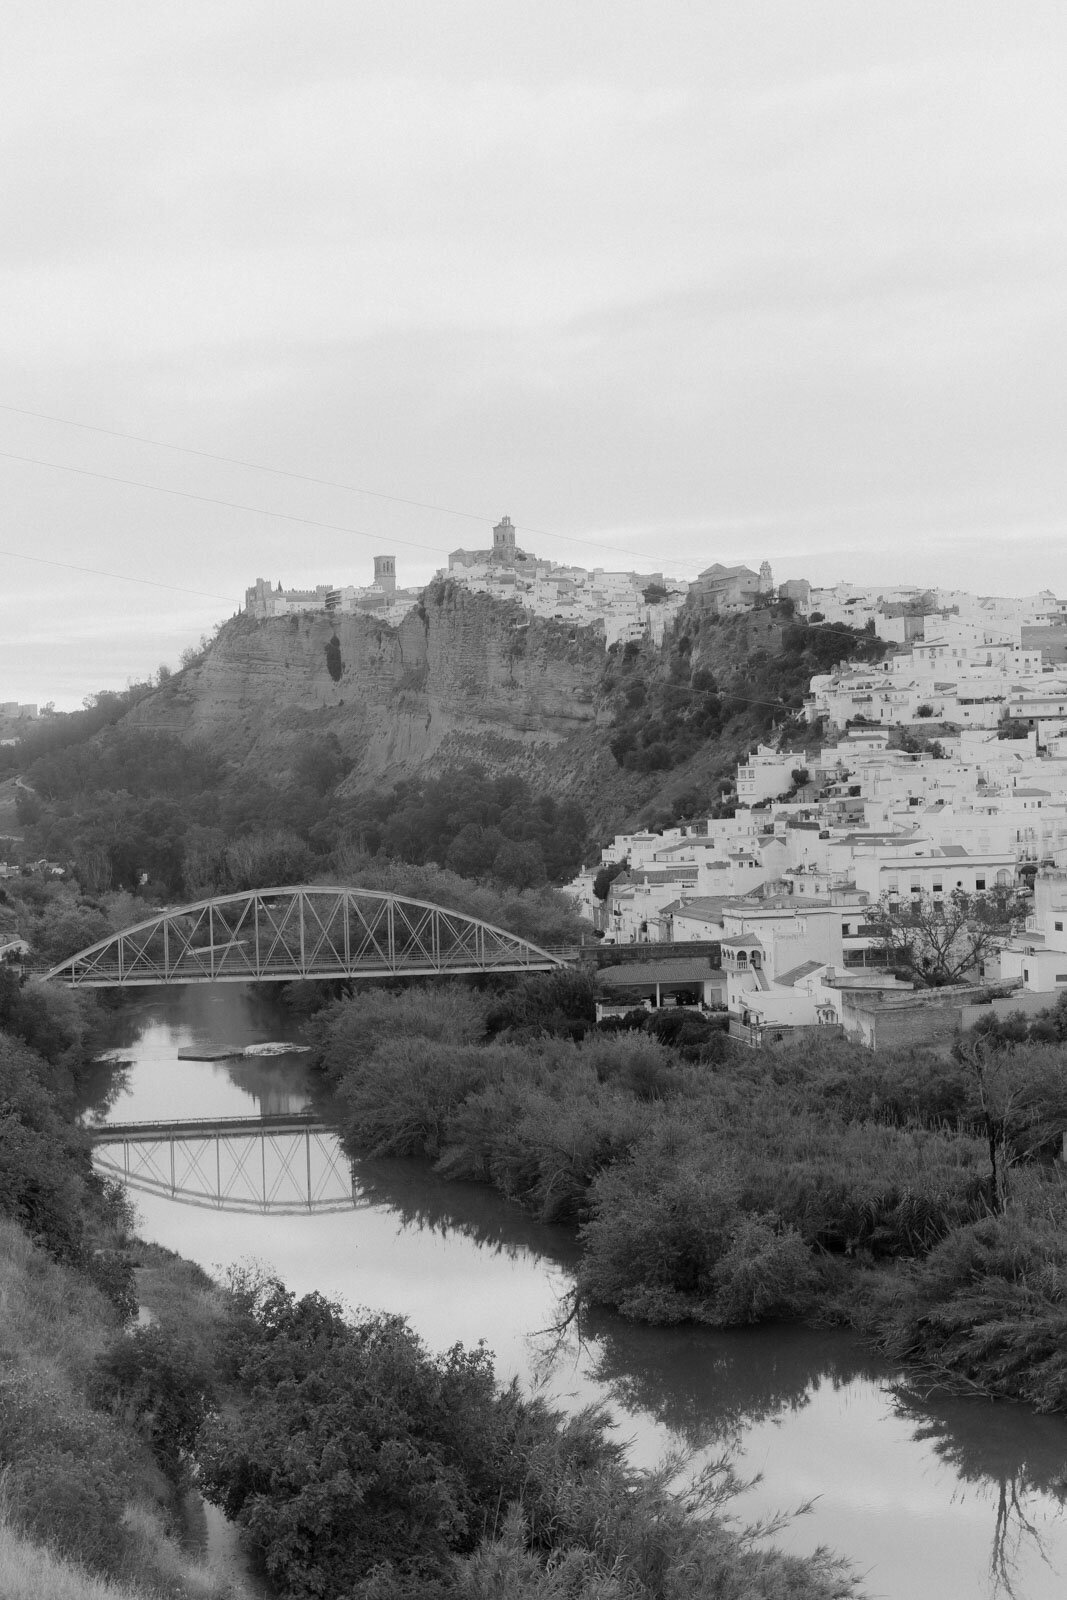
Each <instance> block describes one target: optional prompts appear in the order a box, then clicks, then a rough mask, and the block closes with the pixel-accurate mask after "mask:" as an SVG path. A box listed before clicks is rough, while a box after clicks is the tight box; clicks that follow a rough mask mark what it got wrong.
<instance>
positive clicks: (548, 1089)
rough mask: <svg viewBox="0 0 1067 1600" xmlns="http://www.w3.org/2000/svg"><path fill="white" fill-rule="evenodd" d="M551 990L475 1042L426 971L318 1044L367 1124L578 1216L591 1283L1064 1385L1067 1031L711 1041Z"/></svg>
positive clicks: (406, 1149) (981, 1374)
mask: <svg viewBox="0 0 1067 1600" xmlns="http://www.w3.org/2000/svg"><path fill="white" fill-rule="evenodd" d="M574 982H575V990H576V992H577V991H578V990H580V984H579V983H578V982H577V980H574ZM537 992H538V991H537V990H536V988H535V987H534V981H533V980H530V981H529V982H528V983H526V984H524V985H521V986H519V987H518V988H517V989H516V990H515V991H514V992H513V994H512V996H511V997H510V998H509V999H505V1000H501V999H499V998H497V999H493V998H491V997H485V998H484V999H483V1000H482V1002H481V1005H482V1019H483V1024H488V1025H491V1026H495V1025H496V1023H497V1022H498V1021H499V1020H501V1019H503V1018H507V1019H508V1027H509V1032H508V1035H507V1037H508V1042H507V1043H506V1044H503V1045H502V1044H500V1043H499V1042H498V1041H493V1042H491V1043H486V1042H482V1043H477V1042H475V1035H476V1032H477V1028H476V1018H475V1016H474V1015H473V1013H472V1010H471V1008H470V1006H469V1005H468V1006H467V1007H465V1008H464V1010H463V1013H462V1027H461V1029H460V1028H457V1027H456V1026H454V1025H453V1022H452V1020H451V1018H452V1016H453V1013H454V1009H455V1000H454V999H448V998H446V997H441V998H436V997H435V996H434V994H432V993H426V994H424V996H423V998H422V1000H421V1002H420V1003H418V1004H416V1003H415V1002H414V1000H413V997H412V994H411V992H410V991H409V992H408V994H407V995H406V997H405V998H404V1001H403V1004H402V1006H401V1005H400V1004H399V1003H395V1002H393V1001H385V1000H382V1001H380V1002H379V1003H378V1004H379V1012H378V1021H379V1024H380V1027H381V1035H382V1036H384V1037H385V1039H386V1042H384V1043H378V1044H377V1045H375V1044H374V1042H373V1040H372V1039H370V1038H368V1037H367V1036H366V1035H362V1036H361V1048H360V1049H358V1050H357V1051H350V1050H349V1049H348V1048H346V1044H345V1037H346V1032H347V1031H348V1030H349V1029H350V1027H351V1024H350V1023H349V1022H348V1020H347V1019H348V1017H349V1015H350V1008H349V1007H348V1006H347V1005H346V1004H345V1003H341V1004H340V1005H338V1006H337V1007H336V1008H335V1009H334V1011H333V1012H332V1013H331V1014H330V1015H329V1017H328V1018H326V1019H325V1020H324V1023H323V1037H322V1055H323V1060H324V1062H325V1063H326V1064H327V1066H328V1068H329V1070H330V1072H331V1074H332V1075H333V1076H334V1077H335V1078H336V1079H337V1080H338V1081H339V1082H340V1084H341V1092H342V1096H343V1099H344V1102H345V1104H346V1107H347V1113H346V1118H345V1134H346V1138H347V1139H348V1141H349V1142H350V1144H351V1145H352V1146H353V1147H355V1148H364V1149H366V1148H372V1149H374V1150H377V1151H392V1152H394V1153H401V1152H402V1153H405V1154H421V1155H425V1156H428V1157H429V1158H430V1159H431V1160H433V1161H435V1163H436V1165H437V1169H438V1171H439V1172H441V1173H442V1174H443V1175H445V1176H447V1177H459V1178H466V1179H477V1180H480V1181H483V1182H489V1183H492V1184H494V1185H495V1186H496V1187H497V1188H499V1189H500V1190H501V1191H502V1192H503V1193H504V1194H506V1195H508V1196H510V1197H512V1198H514V1199H516V1200H518V1201H520V1202H521V1203H522V1204H523V1205H525V1206H527V1207H529V1208H530V1209H531V1210H533V1211H534V1212H535V1213H536V1214H537V1215H538V1216H539V1217H541V1218H542V1219H543V1220H546V1221H563V1222H570V1223H577V1224H579V1226H580V1237H581V1246H582V1253H581V1262H580V1266H579V1273H578V1292H579V1295H580V1296H581V1297H582V1298H584V1299H585V1300H586V1301H587V1302H590V1303H600V1304H604V1305H608V1306H611V1307H614V1308H616V1309H617V1310H619V1311H621V1312H622V1313H623V1314H624V1315H627V1316H631V1317H635V1318H639V1319H641V1320H644V1321H652V1322H677V1321H682V1320H693V1321H701V1322H707V1323H711V1324H715V1325H730V1324H735V1323H744V1322H752V1321H758V1320H761V1319H765V1318H774V1317H807V1318H812V1317H816V1318H827V1317H829V1318H832V1319H837V1320H845V1321H852V1322H854V1323H856V1324H857V1325H859V1326H861V1327H864V1328H865V1329H867V1330H868V1331H870V1332H873V1333H875V1334H876V1335H877V1336H878V1337H880V1338H881V1339H883V1340H884V1341H885V1342H886V1343H887V1344H888V1345H889V1347H890V1348H892V1349H893V1350H894V1351H896V1352H898V1353H899V1354H900V1355H902V1356H903V1357H905V1358H906V1359H908V1360H911V1361H914V1362H917V1363H921V1364H925V1365H928V1366H929V1367H931V1368H934V1369H936V1370H937V1371H938V1372H939V1373H940V1374H941V1375H942V1377H943V1378H945V1379H947V1380H948V1381H950V1382H958V1383H960V1384H967V1385H972V1386H973V1385H978V1386H980V1387H984V1388H986V1389H988V1390H989V1391H990V1392H994V1393H1005V1394H1011V1395H1015V1396H1018V1397H1022V1398H1026V1399H1029V1400H1031V1401H1033V1403H1035V1404H1038V1405H1043V1406H1052V1407H1056V1408H1059V1407H1061V1406H1063V1405H1064V1404H1067V1342H1065V1340H1064V1337H1063V1336H1064V1333H1065V1332H1067V1323H1065V1321H1064V1318H1065V1316H1067V1311H1065V1309H1064V1308H1065V1306H1067V1254H1065V1250H1064V1248H1063V1247H1061V1246H1060V1244H1059V1242H1058V1240H1059V1238H1060V1237H1062V1236H1065V1233H1064V1229H1063V1224H1064V1223H1065V1222H1067V1188H1065V1181H1064V1177H1063V1173H1062V1168H1061V1167H1059V1166H1058V1165H1053V1164H1050V1163H1049V1161H1048V1157H1049V1156H1050V1155H1052V1154H1054V1153H1055V1152H1056V1151H1057V1150H1058V1147H1059V1141H1060V1139H1061V1138H1062V1131H1063V1128H1064V1126H1065V1125H1067V1088H1065V1087H1064V1078H1063V1070H1062V1061H1061V1058H1060V1053H1059V1051H1058V1049H1054V1048H1050V1047H1047V1046H1040V1045H1034V1044H1026V1045H1020V1046H1017V1047H1015V1049H1014V1050H1012V1051H1007V1052H1005V1051H1003V1050H999V1051H998V1050H992V1049H990V1047H989V1043H988V1041H985V1042H984V1043H983V1042H982V1041H978V1042H977V1043H972V1044H971V1045H965V1046H964V1047H963V1048H962V1049H961V1051H960V1053H959V1059H955V1060H953V1061H951V1062H947V1063H946V1062H942V1061H939V1060H935V1059H934V1058H932V1057H928V1056H925V1055H924V1054H923V1053H922V1052H911V1051H904V1052H892V1051H881V1052H873V1053H869V1052H866V1051H863V1050H859V1049H858V1048H856V1047H855V1046H853V1045H850V1044H848V1043H847V1042H844V1041H837V1040H830V1041H826V1040H821V1039H818V1040H812V1041H809V1042H807V1043H803V1044H800V1045H796V1046H793V1047H790V1048H788V1049H782V1050H778V1051H770V1052H766V1053H760V1052H753V1051H748V1050H742V1049H740V1048H738V1047H736V1046H733V1045H731V1044H730V1042H729V1041H728V1040H727V1039H726V1038H725V1036H723V1035H722V1034H721V1033H717V1032H716V1033H714V1035H709V1037H713V1038H714V1040H715V1041H717V1044H716V1048H715V1050H714V1052H709V1047H708V1042H707V1040H703V1041H701V1040H695V1041H688V1042H687V1041H686V1039H685V1038H684V1032H681V1031H678V1030H676V1029H675V1028H674V1027H673V1024H674V1022H675V1020H676V1018H675V1014H674V1013H672V1012H669V1011H668V1012H664V1013H662V1014H661V1015H660V1016H659V1017H658V1018H656V1019H655V1022H656V1024H657V1027H656V1029H655V1031H660V1030H659V1027H658V1025H659V1024H662V1034H663V1037H662V1038H657V1037H655V1031H648V1030H646V1029H644V1028H642V1029H640V1030H636V1031H635V1030H633V1029H628V1030H624V1031H621V1032H609V1031H607V1030H597V1029H592V1030H590V1031H587V1032H586V1033H585V1036H584V1038H582V1039H580V1040H576V1039H574V1038H564V1037H560V1035H561V1034H565V1033H567V1032H570V1031H571V1024H570V1021H569V1019H568V1018H567V1017H566V1015H563V1014H560V1015H557V1012H558V1010H559V1008H558V1007H557V1006H556V1005H555V1003H554V1001H553V995H552V992H551V987H550V986H548V985H544V984H543V983H542V989H541V991H540V992H541V998H542V1001H543V1003H544V1009H543V1011H542V1013H541V1017H540V1021H541V1024H542V1026H541V1027H540V1028H538V1016H537V1008H536V1005H534V1004H533V1000H534V997H535V995H536V993H537ZM390 1006H392V1007H393V1009H392V1011H391V1012H389V1007H390ZM383 1012H388V1013H389V1015H390V1016H391V1017H392V1024H390V1023H387V1022H385V1018H384V1016H383V1014H382V1013H383ZM408 1016H411V1017H417V1023H416V1025H415V1026H413V1027H412V1028H411V1029H410V1031H409V1028H408V1023H407V1022H406V1021H405V1018H406V1017H408ZM435 1019H436V1020H435ZM487 1031H488V1030H487ZM405 1034H406V1035H407V1036H405ZM674 1036H677V1040H678V1043H677V1045H672V1044H670V1043H669V1042H665V1040H669V1039H670V1038H672V1037H674ZM498 1039H499V1035H498ZM687 1057H688V1058H689V1059H687Z"/></svg>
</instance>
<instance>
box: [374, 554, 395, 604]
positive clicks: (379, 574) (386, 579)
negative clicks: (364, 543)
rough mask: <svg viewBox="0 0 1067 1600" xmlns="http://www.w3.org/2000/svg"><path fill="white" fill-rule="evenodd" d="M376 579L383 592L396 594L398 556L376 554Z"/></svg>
mask: <svg viewBox="0 0 1067 1600" xmlns="http://www.w3.org/2000/svg"><path fill="white" fill-rule="evenodd" d="M374 581H375V583H376V584H377V585H378V587H379V588H380V589H381V591H382V593H383V594H387V595H394V594H396V556H375V558H374Z"/></svg>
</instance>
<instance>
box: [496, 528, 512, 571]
mask: <svg viewBox="0 0 1067 1600" xmlns="http://www.w3.org/2000/svg"><path fill="white" fill-rule="evenodd" d="M492 559H493V561H495V562H497V563H498V564H499V565H500V566H502V567H510V566H513V565H514V563H515V528H514V525H513V524H512V521H511V518H510V517H501V519H500V521H499V522H498V523H497V525H496V527H495V528H494V529H493V555H492Z"/></svg>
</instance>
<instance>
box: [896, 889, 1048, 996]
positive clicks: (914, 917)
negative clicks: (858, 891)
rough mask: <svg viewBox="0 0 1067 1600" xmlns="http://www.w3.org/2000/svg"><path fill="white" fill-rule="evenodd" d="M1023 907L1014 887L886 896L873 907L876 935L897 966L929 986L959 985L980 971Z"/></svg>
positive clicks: (1004, 937) (1008, 931) (1006, 935)
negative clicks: (908, 897) (1018, 901)
mask: <svg viewBox="0 0 1067 1600" xmlns="http://www.w3.org/2000/svg"><path fill="white" fill-rule="evenodd" d="M1018 914H1019V906H1018V905H1017V903H1016V900H1015V897H1014V895H1013V894H1012V892H1011V891H1010V890H1004V891H992V892H990V893H988V894H967V893H966V892H965V891H964V890H963V889H956V890H954V891H953V892H952V894H950V895H946V896H944V897H943V898H942V897H941V896H934V895H930V894H921V895H915V896H913V897H912V898H911V899H909V900H897V899H895V898H894V899H891V898H890V897H889V896H888V895H882V897H881V899H880V900H879V901H878V903H877V905H875V906H873V907H872V908H871V912H870V915H869V919H868V920H869V923H870V927H871V931H872V935H873V936H874V937H875V938H876V939H878V940H879V942H880V943H881V944H883V945H884V946H885V948H886V950H887V951H889V953H890V959H891V961H892V964H893V965H894V966H897V967H901V968H903V969H904V971H906V972H907V973H908V975H909V976H910V977H913V978H915V979H916V980H917V981H918V982H919V983H922V984H925V985H928V986H929V987H930V988H939V987H941V986H942V985H944V984H947V983H960V982H962V981H963V980H964V979H965V978H967V977H969V976H970V975H971V974H972V973H974V972H976V971H977V970H978V969H979V968H980V966H981V964H982V962H983V961H984V960H985V959H986V957H987V956H990V955H992V953H993V952H994V951H995V950H997V949H998V948H999V947H1000V944H1001V942H1002V940H1004V939H1006V938H1007V937H1008V935H1009V933H1010V932H1011V925H1012V920H1013V918H1014V917H1015V916H1017V915H1018Z"/></svg>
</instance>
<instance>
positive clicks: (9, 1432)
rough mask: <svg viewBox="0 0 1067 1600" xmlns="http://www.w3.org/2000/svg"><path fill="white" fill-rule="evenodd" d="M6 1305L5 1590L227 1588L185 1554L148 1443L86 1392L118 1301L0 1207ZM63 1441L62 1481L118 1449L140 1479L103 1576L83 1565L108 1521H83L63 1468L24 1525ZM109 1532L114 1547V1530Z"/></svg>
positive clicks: (91, 1598) (70, 1592) (1, 1347)
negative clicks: (97, 1524) (120, 1550)
mask: <svg viewBox="0 0 1067 1600" xmlns="http://www.w3.org/2000/svg"><path fill="white" fill-rule="evenodd" d="M0 1308H2V1315H0V1456H2V1457H3V1458H4V1459H5V1460H6V1462H7V1465H6V1467H5V1471H4V1473H3V1474H2V1476H0V1490H2V1493H0V1595H3V1596H4V1600H18V1597H19V1596H21V1595H22V1594H25V1595H27V1596H29V1595H33V1596H34V1597H35V1600H37V1597H41V1596H48V1597H49V1600H51V1597H53V1596H54V1597H55V1600H68V1597H69V1600H105V1597H108V1600H110V1597H111V1596H115V1597H116V1600H118V1597H119V1596H124V1595H137V1596H140V1595H151V1596H153V1597H157V1596H161V1595H162V1596H174V1597H175V1600H177V1597H178V1596H182V1597H183V1600H184V1597H188V1600H224V1597H227V1596H231V1595H232V1593H233V1591H232V1588H231V1586H230V1585H229V1584H228V1583H226V1582H222V1581H219V1580H216V1579H215V1578H213V1577H212V1576H211V1575H210V1574H209V1573H207V1572H205V1571H204V1569H203V1568H202V1567H200V1566H199V1565H198V1564H197V1563H195V1562H194V1561H191V1560H190V1559H188V1558H187V1557H186V1556H184V1555H183V1554H182V1552H181V1551H180V1550H179V1548H178V1546H177V1544H176V1543H175V1541H174V1539H173V1537H172V1536H171V1534H170V1533H169V1532H168V1531H167V1528H166V1526H165V1522H166V1509H165V1501H166V1498H167V1495H166V1487H165V1485H164V1484H163V1482H162V1480H161V1477H160V1475H159V1473H158V1471H157V1469H156V1467H155V1465H154V1463H153V1461H152V1459H151V1456H150V1455H149V1453H148V1451H147V1449H146V1448H145V1447H144V1446H143V1444H142V1443H141V1441H140V1440H139V1439H138V1438H137V1437H136V1435H134V1434H132V1433H125V1432H123V1431H121V1430H118V1429H116V1428H115V1427H114V1426H113V1425H112V1424H110V1423H108V1422H107V1421H106V1420H105V1419H104V1418H103V1417H102V1416H101V1414H100V1413H98V1412H95V1411H93V1410H91V1409H90V1407H89V1406H88V1404H87V1402H86V1400H85V1388H86V1381H87V1377H88V1374H89V1370H90V1368H91V1366H92V1363H93V1361H94V1359H95V1358H96V1356H97V1355H98V1354H99V1353H100V1352H101V1351H102V1350H103V1349H104V1348H105V1346H106V1345H107V1344H108V1343H109V1342H110V1341H111V1340H112V1339H113V1338H114V1336H115V1332H116V1322H115V1316H114V1313H113V1311H112V1310H111V1308H110V1307H109V1306H108V1304H107V1302H106V1301H105V1300H104V1298H103V1296H102V1295H100V1294H99V1293H98V1292H97V1291H96V1290H95V1289H93V1288H92V1287H91V1286H90V1285H89V1284H87V1283H86V1282H85V1280H84V1279H83V1278H82V1277H81V1276H80V1275H79V1274H77V1273H75V1272H72V1271H70V1270H69V1269H67V1268H64V1267H60V1266H58V1265H56V1263H55V1262H53V1261H50V1260H49V1259H48V1258H47V1256H45V1255H44V1253H43V1252H42V1251H41V1250H39V1249H37V1247H36V1246H35V1245H33V1244H32V1242H31V1241H30V1240H29V1239H28V1238H27V1237H26V1235H25V1234H24V1233H23V1232H22V1230H21V1229H20V1228H18V1227H17V1226H16V1225H15V1224H14V1223H13V1222H10V1221H8V1220H7V1219H5V1218H0ZM27 1396H28V1397H29V1398H28V1399H27V1398H26V1397H27ZM5 1400H6V1401H7V1404H5ZM27 1410H28V1422H29V1427H28V1428H27V1426H26V1420H27ZM20 1413H21V1415H20ZM57 1419H58V1427H59V1428H61V1429H62V1439H56V1440H53V1439H52V1438H51V1437H50V1436H49V1434H50V1430H52V1429H53V1426H54V1425H55V1424H57ZM20 1423H21V1425H20ZM27 1434H29V1437H27ZM34 1434H36V1436H37V1438H36V1440H35V1438H34ZM57 1443H58V1444H61V1445H65V1446H66V1447H67V1449H68V1452H69V1455H70V1460H71V1462H72V1463H73V1467H72V1472H71V1474H70V1477H69V1478H68V1479H66V1480H58V1483H59V1488H62V1487H63V1484H64V1482H66V1484H67V1486H68V1487H69V1485H70V1484H71V1483H72V1482H73V1481H74V1475H75V1473H76V1471H77V1467H78V1463H79V1462H84V1463H85V1470H86V1472H87V1473H88V1474H90V1475H91V1474H92V1472H93V1471H95V1470H97V1469H98V1464H100V1466H101V1467H102V1468H103V1469H104V1470H105V1471H106V1470H108V1469H109V1467H110V1465H111V1464H113V1463H114V1461H115V1458H116V1457H118V1458H120V1459H121V1461H122V1462H123V1464H124V1465H126V1466H128V1467H130V1468H131V1481H132V1483H133V1484H134V1485H135V1486H136V1487H135V1491H134V1492H133V1493H131V1494H130V1495H129V1497H128V1498H127V1500H126V1502H125V1505H124V1507H123V1511H122V1519H121V1527H122V1530H123V1536H122V1542H123V1544H124V1546H125V1552H124V1554H123V1556H122V1560H121V1566H122V1570H121V1571H120V1572H118V1573H116V1574H115V1575H114V1576H113V1577H111V1578H109V1579H107V1580H105V1579H103V1578H94V1577H92V1576H90V1575H89V1574H88V1572H87V1570H86V1568H85V1567H84V1566H83V1565H82V1562H83V1561H87V1560H94V1564H95V1558H97V1557H98V1556H99V1555H100V1553H101V1549H102V1548H104V1546H106V1543H107V1540H108V1534H107V1530H106V1529H105V1530H102V1531H101V1530H96V1532H95V1534H94V1531H93V1530H92V1529H91V1528H89V1527H88V1525H87V1524H84V1523H82V1524H81V1525H80V1521H79V1518H80V1511H79V1504H78V1502H77V1500H76V1498H75V1496H74V1495H73V1493H72V1494H71V1499H70V1502H69V1506H66V1505H64V1504H63V1503H62V1502H61V1496H60V1494H59V1492H58V1490H57V1488H56V1486H55V1480H53V1486H52V1488H51V1490H50V1492H49V1503H48V1504H47V1506H46V1512H45V1518H44V1519H42V1518H40V1516H36V1517H35V1516H34V1515H32V1514H31V1515H30V1517H29V1519H28V1520H29V1526H27V1525H26V1523H27V1517H26V1505H27V1497H28V1496H31V1495H32V1493H33V1491H34V1485H35V1483H39V1482H40V1477H39V1475H40V1474H41V1473H43V1472H51V1471H52V1470H53V1465H54V1460H55V1456H54V1449H55V1446H56V1444H57ZM50 1458H51V1459H50ZM20 1522H21V1531H18V1527H17V1525H18V1524H19V1523H20ZM111 1532H112V1535H113V1536H114V1537H113V1540H112V1542H113V1543H114V1545H115V1546H116V1547H117V1545H118V1539H119V1535H118V1530H117V1529H112V1530H111ZM101 1538H102V1539H103V1541H104V1546H101V1543H100V1541H101ZM35 1540H39V1541H40V1543H37V1542H35ZM49 1547H50V1548H49ZM108 1554H111V1552H108Z"/></svg>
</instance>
